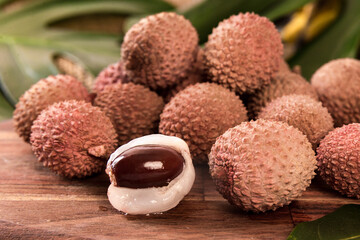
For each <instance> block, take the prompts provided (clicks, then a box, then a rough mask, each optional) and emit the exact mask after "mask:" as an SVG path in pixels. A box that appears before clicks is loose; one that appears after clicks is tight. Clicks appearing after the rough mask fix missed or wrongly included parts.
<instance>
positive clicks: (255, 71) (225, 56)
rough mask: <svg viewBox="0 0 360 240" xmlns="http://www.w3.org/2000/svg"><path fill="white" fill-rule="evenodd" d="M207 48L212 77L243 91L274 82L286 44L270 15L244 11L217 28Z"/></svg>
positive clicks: (209, 72)
mask: <svg viewBox="0 0 360 240" xmlns="http://www.w3.org/2000/svg"><path fill="white" fill-rule="evenodd" d="M204 51H205V58H204V65H205V69H206V71H207V73H208V75H209V77H210V79H212V81H214V82H217V83H219V84H221V85H223V86H226V87H227V88H229V89H231V90H234V91H236V92H238V93H240V94H241V93H244V92H253V91H254V90H256V89H259V88H261V87H262V86H263V85H267V84H269V83H270V78H271V77H272V76H273V75H274V74H275V73H276V72H277V71H278V70H279V62H280V60H281V58H282V54H283V45H282V43H281V37H280V34H279V32H278V31H277V30H276V28H275V25H274V24H273V23H272V22H271V21H269V20H268V19H267V18H265V17H260V16H259V15H256V14H254V13H245V14H243V13H240V14H239V15H234V16H231V17H230V18H228V19H226V20H224V21H222V22H220V23H219V25H218V26H217V27H216V28H214V29H213V32H212V33H211V34H210V35H209V39H208V42H207V43H206V44H205V48H204Z"/></svg>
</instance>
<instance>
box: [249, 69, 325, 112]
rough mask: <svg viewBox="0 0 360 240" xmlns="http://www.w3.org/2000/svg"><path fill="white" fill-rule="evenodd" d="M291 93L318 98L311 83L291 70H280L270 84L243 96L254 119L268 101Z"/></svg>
mask: <svg viewBox="0 0 360 240" xmlns="http://www.w3.org/2000/svg"><path fill="white" fill-rule="evenodd" d="M290 94H300V95H308V96H310V97H312V98H313V99H315V100H318V96H317V94H316V91H315V89H314V88H313V87H312V86H311V84H310V83H309V82H307V81H306V79H305V78H303V77H302V76H301V75H299V74H297V73H293V72H290V71H279V72H278V73H276V75H275V77H273V78H272V79H271V82H270V84H269V85H267V86H264V87H263V88H261V89H259V90H257V91H255V93H253V94H249V95H247V96H245V95H243V96H242V98H244V102H245V105H246V108H247V109H248V112H249V117H250V119H253V118H255V117H256V116H257V115H258V113H259V111H260V110H261V109H262V108H263V107H265V106H266V105H267V104H268V103H270V102H271V101H273V100H275V99H276V98H279V97H282V96H286V95H290Z"/></svg>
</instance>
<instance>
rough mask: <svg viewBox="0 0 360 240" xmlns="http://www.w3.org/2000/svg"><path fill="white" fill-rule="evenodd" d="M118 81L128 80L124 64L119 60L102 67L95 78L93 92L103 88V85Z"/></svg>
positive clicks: (124, 81)
mask: <svg viewBox="0 0 360 240" xmlns="http://www.w3.org/2000/svg"><path fill="white" fill-rule="evenodd" d="M119 82H121V83H126V82H128V80H127V77H126V74H125V70H124V64H123V62H121V61H119V62H117V63H113V64H110V65H109V66H107V67H106V68H104V69H103V70H102V71H101V72H100V73H99V75H98V76H97V78H96V79H95V82H94V85H93V89H92V90H93V92H100V91H102V90H104V88H105V86H107V85H110V84H115V83H119Z"/></svg>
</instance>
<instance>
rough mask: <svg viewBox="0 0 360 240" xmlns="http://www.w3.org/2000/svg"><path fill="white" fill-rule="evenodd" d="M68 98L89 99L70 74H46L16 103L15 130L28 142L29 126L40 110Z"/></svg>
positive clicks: (81, 86)
mask: <svg viewBox="0 0 360 240" xmlns="http://www.w3.org/2000/svg"><path fill="white" fill-rule="evenodd" d="M70 99H75V100H84V101H88V102H90V101H91V98H90V95H89V93H88V91H87V90H86V88H85V87H84V85H82V84H81V83H80V82H79V81H78V80H77V79H76V78H74V77H72V76H70V75H56V76H48V77H47V78H44V79H41V80H39V81H38V82H37V83H35V84H34V85H32V86H31V88H30V89H28V90H27V91H26V92H25V93H24V94H23V95H22V96H21V97H20V99H19V102H18V103H17V104H16V108H15V111H14V113H13V120H14V126H15V130H16V132H17V133H18V134H19V136H20V137H22V138H23V139H24V141H25V142H29V141H30V133H31V126H32V124H33V121H34V120H35V119H36V118H37V116H38V115H39V114H40V113H41V111H42V110H44V109H45V108H47V107H48V106H50V105H51V104H53V103H56V102H60V101H64V100H70Z"/></svg>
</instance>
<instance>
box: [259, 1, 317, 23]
mask: <svg viewBox="0 0 360 240" xmlns="http://www.w3.org/2000/svg"><path fill="white" fill-rule="evenodd" d="M313 1H314V0H293V1H291V0H288V1H282V2H280V3H279V4H277V5H276V6H274V7H271V8H270V9H268V10H266V11H264V12H263V15H264V16H266V17H268V18H269V19H270V20H272V21H274V20H276V19H278V18H280V17H283V16H284V15H287V14H290V13H292V12H293V11H295V10H297V9H299V8H301V7H302V6H304V5H305V4H307V3H309V2H313Z"/></svg>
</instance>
